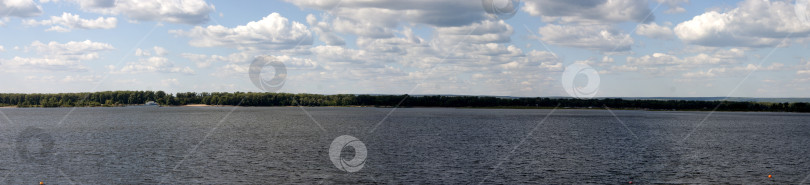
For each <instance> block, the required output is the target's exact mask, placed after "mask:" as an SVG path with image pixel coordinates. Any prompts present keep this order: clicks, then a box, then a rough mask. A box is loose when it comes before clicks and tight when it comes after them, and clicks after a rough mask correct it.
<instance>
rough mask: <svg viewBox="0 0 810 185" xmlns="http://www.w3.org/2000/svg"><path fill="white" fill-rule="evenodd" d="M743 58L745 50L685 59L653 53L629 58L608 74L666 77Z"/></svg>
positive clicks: (693, 56)
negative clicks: (638, 73) (619, 73)
mask: <svg viewBox="0 0 810 185" xmlns="http://www.w3.org/2000/svg"><path fill="white" fill-rule="evenodd" d="M745 58H747V56H746V54H745V50H742V49H739V48H731V49H728V50H716V51H715V52H714V53H698V54H695V55H692V56H687V57H678V56H675V55H670V54H666V53H653V54H650V55H644V56H641V57H633V56H629V57H627V59H626V62H625V64H623V65H619V66H612V67H610V70H611V71H610V72H633V71H640V72H642V73H645V74H648V75H652V76H668V75H674V74H675V73H680V72H684V71H688V70H693V69H697V68H701V67H706V66H711V67H727V66H732V65H735V64H739V63H741V62H742V61H744V60H745Z"/></svg>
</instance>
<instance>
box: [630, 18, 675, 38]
mask: <svg viewBox="0 0 810 185" xmlns="http://www.w3.org/2000/svg"><path fill="white" fill-rule="evenodd" d="M636 34H639V35H643V36H646V37H650V38H654V39H664V40H669V39H672V38H673V37H675V33H673V32H672V29H670V28H668V27H666V26H661V25H658V24H657V23H655V22H652V23H649V24H641V25H638V28H636Z"/></svg>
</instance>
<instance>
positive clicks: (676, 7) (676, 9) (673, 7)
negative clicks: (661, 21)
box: [656, 0, 689, 13]
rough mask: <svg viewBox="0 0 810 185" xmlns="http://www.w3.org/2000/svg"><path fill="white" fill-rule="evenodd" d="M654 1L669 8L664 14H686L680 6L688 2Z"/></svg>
mask: <svg viewBox="0 0 810 185" xmlns="http://www.w3.org/2000/svg"><path fill="white" fill-rule="evenodd" d="M656 1H658V3H662V4H666V5H667V6H669V9H667V11H665V12H666V13H682V12H686V9H684V8H683V7H682V6H681V5H682V4H688V3H689V0H656Z"/></svg>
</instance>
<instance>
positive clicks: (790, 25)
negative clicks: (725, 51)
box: [675, 0, 810, 47]
mask: <svg viewBox="0 0 810 185" xmlns="http://www.w3.org/2000/svg"><path fill="white" fill-rule="evenodd" d="M675 34H676V35H677V36H678V38H680V39H681V40H683V41H684V42H686V43H689V44H696V45H702V46H714V47H723V46H737V47H740V46H743V47H775V46H780V45H781V46H783V45H784V44H787V43H783V41H787V40H785V39H786V38H787V37H807V36H809V35H810V24H805V23H803V22H802V21H800V20H799V19H798V17H797V16H796V14H795V13H794V5H793V4H791V3H789V2H786V1H762V0H746V1H743V2H740V3H739V5H738V7H737V8H734V9H732V10H730V11H727V12H722V13H721V12H717V11H710V12H706V13H703V14H701V15H698V16H695V17H693V18H692V19H691V20H688V21H685V22H682V23H680V24H678V25H677V26H675Z"/></svg>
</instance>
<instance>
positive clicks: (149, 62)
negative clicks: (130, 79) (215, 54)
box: [112, 57, 194, 74]
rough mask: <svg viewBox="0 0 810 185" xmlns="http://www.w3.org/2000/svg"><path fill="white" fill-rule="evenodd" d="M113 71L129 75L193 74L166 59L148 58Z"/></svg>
mask: <svg viewBox="0 0 810 185" xmlns="http://www.w3.org/2000/svg"><path fill="white" fill-rule="evenodd" d="M112 69H113V73H129V74H139V73H151V72H160V73H182V74H194V70H193V69H191V68H190V67H176V66H174V63H172V62H170V61H169V59H168V58H166V57H148V58H141V59H139V60H138V61H136V62H129V63H127V64H126V65H124V67H121V68H120V69H118V70H115V69H114V68H112Z"/></svg>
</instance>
